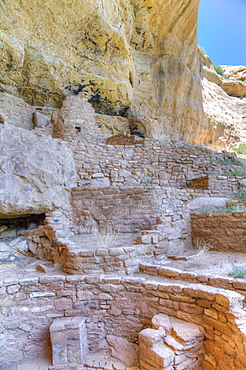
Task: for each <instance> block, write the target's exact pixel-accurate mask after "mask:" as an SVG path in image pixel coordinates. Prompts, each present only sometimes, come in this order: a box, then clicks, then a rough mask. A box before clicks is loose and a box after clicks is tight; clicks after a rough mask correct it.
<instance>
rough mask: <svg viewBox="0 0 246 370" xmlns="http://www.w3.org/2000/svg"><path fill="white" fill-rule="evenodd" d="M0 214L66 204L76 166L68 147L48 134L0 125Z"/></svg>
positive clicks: (15, 213) (74, 176) (67, 203)
mask: <svg viewBox="0 0 246 370" xmlns="http://www.w3.org/2000/svg"><path fill="white" fill-rule="evenodd" d="M0 134H1V135H0V157H1V161H0V166H1V168H2V169H3V171H2V172H1V175H0V213H1V214H5V215H21V214H30V213H44V212H47V211H49V210H52V209H57V208H64V209H67V208H68V207H69V201H70V189H71V188H72V187H73V186H74V184H75V179H76V175H75V168H74V162H73V157H72V153H71V151H70V149H68V148H67V147H66V145H65V144H64V143H61V142H59V141H57V140H54V139H52V138H51V137H50V136H48V135H45V134H44V135H40V134H36V132H35V131H27V130H24V129H21V128H17V127H14V126H13V125H4V126H1V127H0Z"/></svg>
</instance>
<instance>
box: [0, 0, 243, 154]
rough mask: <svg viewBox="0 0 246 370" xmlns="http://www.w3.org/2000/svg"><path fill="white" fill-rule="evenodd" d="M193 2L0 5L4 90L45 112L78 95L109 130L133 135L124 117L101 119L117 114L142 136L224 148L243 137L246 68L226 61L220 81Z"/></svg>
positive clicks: (74, 0)
mask: <svg viewBox="0 0 246 370" xmlns="http://www.w3.org/2000/svg"><path fill="white" fill-rule="evenodd" d="M198 5H199V0H182V1H179V0H172V1H171V0H158V1H154V0H112V1H105V0H87V1H86V2H85V1H83V2H81V1H80V0H45V1H42V2H40V1H36V0H15V1H12V0H6V1H4V2H1V4H0V29H1V31H0V35H1V39H0V41H1V48H2V56H1V60H0V68H1V71H2V72H3V73H2V74H1V76H0V91H1V92H5V93H9V94H11V95H14V96H16V97H20V98H23V99H24V100H25V102H27V103H29V104H31V105H39V106H46V107H50V108H60V107H61V105H62V101H63V100H64V98H65V96H66V95H71V94H79V95H80V96H82V97H84V98H86V99H88V100H89V102H90V103H91V104H92V105H93V107H94V109H95V110H96V112H97V113H98V114H99V115H98V117H97V121H98V124H99V126H101V127H103V128H104V129H105V127H106V132H107V133H110V132H111V133H117V132H120V131H121V129H122V130H124V131H129V124H128V122H127V121H126V120H125V118H122V121H120V120H118V119H115V118H114V119H112V120H111V119H109V118H107V117H106V116H108V117H109V116H111V117H112V116H113V117H115V116H118V117H119V116H122V117H126V118H130V119H132V118H133V119H134V120H135V121H134V122H133V128H132V130H133V131H134V132H137V133H140V134H141V135H144V136H148V137H152V138H158V139H160V140H164V139H178V140H184V141H188V142H191V143H195V144H198V145H206V146H210V147H211V148H214V149H224V148H229V147H230V146H232V145H234V144H235V143H237V142H239V141H242V140H244V136H245V134H244V128H243V127H244V123H245V118H244V117H245V111H246V105H245V99H244V98H243V97H244V96H245V95H246V85H245V83H244V79H245V70H244V69H243V67H226V66H224V70H225V74H229V75H230V79H222V78H220V77H219V76H218V75H217V74H216V73H215V71H214V70H213V67H212V65H211V63H210V62H209V60H208V58H207V59H206V58H204V57H203V56H202V55H201V54H200V52H199V50H198V48H197V45H196V29H197V13H198ZM231 77H232V78H231ZM230 96H232V97H230ZM235 97H236V98H237V99H235ZM238 97H240V99H238ZM13 102H14V103H13V105H14V104H15V103H16V100H13ZM6 109H7V110H8V109H9V110H11V107H10V106H9V108H5V110H6ZM7 113H8V112H7ZM17 125H19V123H18V122H17ZM108 128H109V129H108ZM130 130H131V128H130Z"/></svg>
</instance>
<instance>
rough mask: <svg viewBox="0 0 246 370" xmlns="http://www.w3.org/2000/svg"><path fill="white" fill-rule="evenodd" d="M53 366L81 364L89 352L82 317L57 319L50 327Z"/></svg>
mask: <svg viewBox="0 0 246 370" xmlns="http://www.w3.org/2000/svg"><path fill="white" fill-rule="evenodd" d="M50 336H51V343H52V363H53V365H65V364H67V365H69V364H82V363H83V361H84V359H85V357H86V355H87V354H88V352H89V348H88V343H87V333H86V327H85V318H84V317H66V318H64V317H63V318H58V319H55V320H54V321H53V323H52V324H51V325H50Z"/></svg>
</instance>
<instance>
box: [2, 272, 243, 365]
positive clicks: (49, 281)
mask: <svg viewBox="0 0 246 370" xmlns="http://www.w3.org/2000/svg"><path fill="white" fill-rule="evenodd" d="M0 290H1V301H0V312H1V332H2V336H1V347H0V366H5V365H7V366H9V364H11V363H14V362H21V361H22V360H27V359H34V358H37V357H43V356H46V357H48V356H50V353H51V348H50V341H49V340H48V339H47V338H49V326H50V324H51V323H52V322H53V320H54V319H55V318H58V317H64V316H68V317H74V316H82V317H85V318H86V330H87V335H88V343H89V348H90V350H91V351H98V350H101V349H107V348H108V342H107V336H110V335H113V336H115V337H123V338H125V339H127V340H128V341H129V343H137V340H138V334H139V332H140V331H141V330H142V329H144V328H146V327H150V325H151V319H152V317H153V316H154V315H156V314H158V313H164V314H167V315H170V316H173V317H176V318H179V319H181V320H185V321H187V322H192V323H195V324H198V325H201V326H202V327H203V328H204V330H205V338H206V339H205V342H204V346H205V361H204V364H203V368H204V369H205V370H207V369H216V370H225V369H228V370H229V369H230V370H231V369H238V370H239V369H243V368H245V367H246V350H245V346H244V345H243V343H244V342H245V340H246V337H245V334H244V332H245V328H244V326H243V321H242V319H245V312H244V311H243V310H242V309H241V304H242V299H243V297H242V296H241V295H239V294H237V293H234V292H231V291H225V290H222V289H216V288H212V287H205V286H201V285H195V284H194V285H192V284H190V285H189V286H185V285H182V284H180V283H176V284H175V283H173V282H170V283H168V282H160V281H154V279H152V280H151V281H150V280H148V279H144V278H140V277H135V278H133V277H118V276H111V277H105V276H104V277H98V276H97V277H96V276H87V277H85V276H61V275H54V276H40V277H29V278H26V279H23V278H22V279H17V278H11V279H5V280H4V281H1V282H0ZM239 318H240V323H241V324H240V326H238V324H237V320H238V319H239Z"/></svg>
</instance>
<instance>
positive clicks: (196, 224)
mask: <svg viewBox="0 0 246 370" xmlns="http://www.w3.org/2000/svg"><path fill="white" fill-rule="evenodd" d="M245 229H246V212H234V213H213V214H211V213H205V214H195V213H193V214H191V230H192V239H193V243H194V244H195V241H196V240H197V239H199V240H201V241H204V242H205V243H210V244H211V249H212V250H215V251H220V252H222V251H224V252H229V251H230V252H241V253H245V252H246V231H245Z"/></svg>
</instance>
